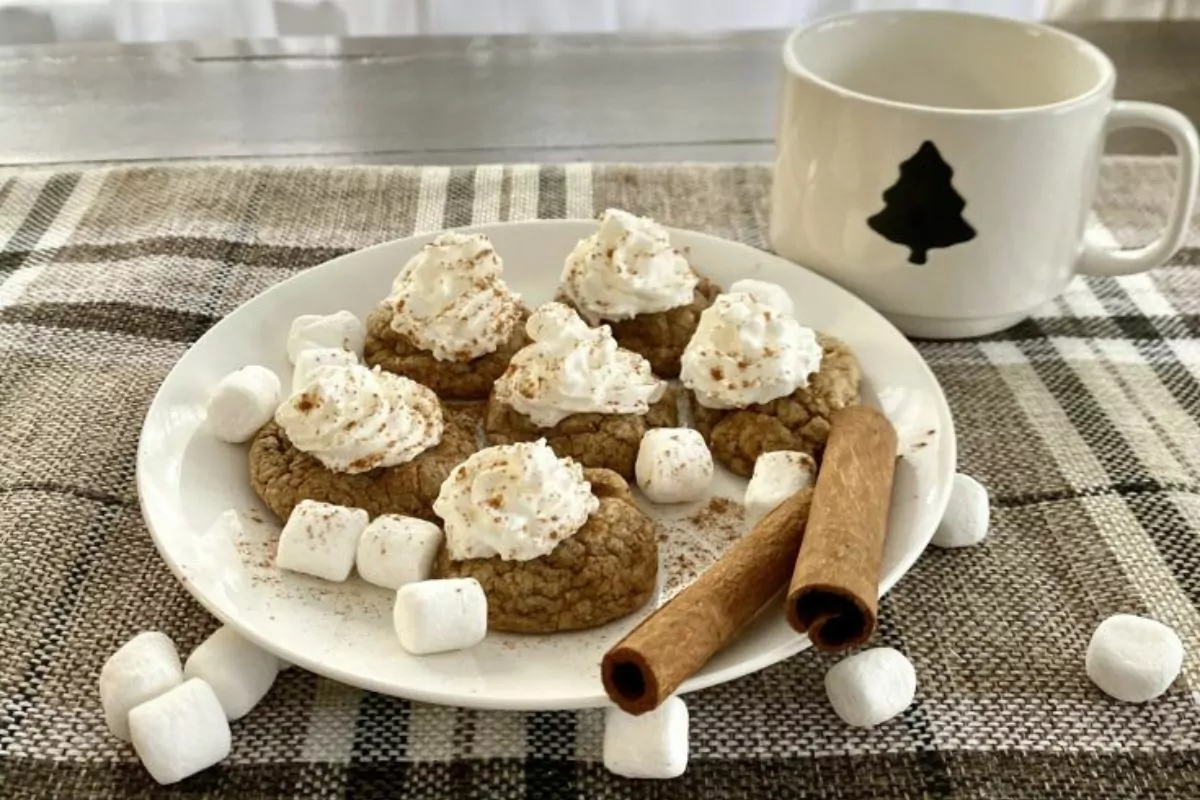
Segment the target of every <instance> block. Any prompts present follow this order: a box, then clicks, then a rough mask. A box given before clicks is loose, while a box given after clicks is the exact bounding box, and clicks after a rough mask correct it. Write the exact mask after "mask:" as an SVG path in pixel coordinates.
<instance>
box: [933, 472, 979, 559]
mask: <svg viewBox="0 0 1200 800" xmlns="http://www.w3.org/2000/svg"><path fill="white" fill-rule="evenodd" d="M990 515H991V510H990V506H989V504H988V493H987V489H985V488H983V486H982V485H980V483H979V481H977V480H975V479H974V478H972V477H971V476H969V475H963V474H962V473H961V472H960V473H958V474H957V475H955V476H954V488H952V489H951V490H950V502H949V504H947V506H946V513H945V514H944V515H943V516H942V521H941V522H940V523H938V526H937V530H936V531H934V533H933V539H932V540H931V541H932V542H933V544H935V545H937V546H938V547H970V546H971V545H973V544H979V543H980V542H982V541H983V537H985V536H987V532H988V519H989V517H990Z"/></svg>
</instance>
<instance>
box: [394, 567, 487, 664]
mask: <svg viewBox="0 0 1200 800" xmlns="http://www.w3.org/2000/svg"><path fill="white" fill-rule="evenodd" d="M392 621H393V622H394V623H395V625H396V634H397V635H398V636H399V637H400V646H401V647H403V648H404V649H405V650H407V651H408V652H410V653H412V654H413V655H417V656H423V655H428V654H430V653H444V652H446V651H448V650H463V649H466V648H468V647H472V646H474V645H476V644H479V643H480V642H481V641H483V637H484V636H486V635H487V595H485V594H484V592H483V587H482V586H481V585H480V584H479V581H477V580H475V579H474V578H443V579H441V580H433V581H419V582H417V583H408V584H405V585H404V586H401V587H400V591H398V592H396V606H395V608H394V609H393V611H392Z"/></svg>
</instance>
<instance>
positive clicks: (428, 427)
mask: <svg viewBox="0 0 1200 800" xmlns="http://www.w3.org/2000/svg"><path fill="white" fill-rule="evenodd" d="M275 422H276V423H278V424H279V426H280V427H281V428H283V432H284V433H285V434H287V437H288V439H290V440H291V442H292V444H294V445H295V446H296V447H297V448H298V449H300V450H302V451H304V452H305V453H309V454H310V455H312V456H314V457H315V458H316V459H317V460H318V461H320V462H321V463H322V464H324V465H325V466H326V467H328V468H329V469H331V470H333V471H334V472H349V473H355V472H366V471H368V470H371V469H374V468H376V467H391V466H395V465H396V464H403V463H405V462H406V461H412V460H413V459H414V458H416V457H417V456H418V455H420V454H421V453H423V452H425V451H426V450H428V449H429V448H431V447H434V446H435V445H437V443H438V442H440V441H441V440H442V431H443V429H444V426H445V423H444V421H443V420H442V407H441V404H439V403H438V399H437V396H436V395H435V394H434V393H433V391H432V390H430V389H427V388H426V387H424V386H422V385H421V384H419V383H417V382H416V381H413V380H409V379H408V378H403V377H401V376H399V375H393V374H391V373H390V372H382V371H380V369H379V367H376V368H375V369H370V368H369V367H364V366H362V365H360V364H347V365H335V366H323V367H317V368H316V369H314V370H312V371H311V372H310V373H309V374H308V377H307V378H306V379H305V382H304V383H303V385H301V386H300V388H299V391H296V392H295V393H293V394H292V396H291V397H289V398H288V399H287V400H286V401H285V402H284V403H283V405H281V406H280V407H279V408H278V409H277V410H276V412H275Z"/></svg>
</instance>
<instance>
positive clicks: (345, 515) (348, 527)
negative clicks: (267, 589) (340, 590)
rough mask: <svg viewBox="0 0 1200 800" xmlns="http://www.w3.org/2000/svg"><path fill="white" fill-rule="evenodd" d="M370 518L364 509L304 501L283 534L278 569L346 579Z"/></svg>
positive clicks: (332, 579)
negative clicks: (359, 540)
mask: <svg viewBox="0 0 1200 800" xmlns="http://www.w3.org/2000/svg"><path fill="white" fill-rule="evenodd" d="M367 519H368V516H367V512H366V511H363V510H362V509H361V508H347V507H346V506H335V505H333V504H331V503H318V502H317V501H315V500H301V501H300V502H299V503H298V504H297V505H296V507H295V508H293V509H292V513H291V516H289V517H288V521H287V524H286V525H284V526H283V532H282V533H280V534H279V549H278V551H277V552H276V554H275V566H277V567H279V568H280V569H290V570H291V571H293V572H303V573H305V574H306V575H314V576H316V577H318V578H324V579H325V580H327V581H344V580H346V578H349V577H350V570H352V569H354V554H355V553H356V552H357V551H358V537H360V536H362V533H363V531H364V530H365V529H366V527H367Z"/></svg>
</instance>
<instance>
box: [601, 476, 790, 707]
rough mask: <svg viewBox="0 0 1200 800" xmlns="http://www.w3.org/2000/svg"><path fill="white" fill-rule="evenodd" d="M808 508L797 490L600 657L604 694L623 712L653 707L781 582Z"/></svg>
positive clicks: (669, 693)
mask: <svg viewBox="0 0 1200 800" xmlns="http://www.w3.org/2000/svg"><path fill="white" fill-rule="evenodd" d="M811 502H812V490H811V489H803V490H801V491H799V492H797V493H796V494H795V495H793V496H792V497H790V498H788V499H787V500H785V501H784V502H783V503H782V504H780V505H779V506H778V507H777V508H776V509H775V510H774V511H772V512H771V513H770V514H768V515H767V516H766V517H764V518H763V519H762V520H761V521H760V522H759V523H758V524H757V525H755V526H754V528H753V529H752V530H751V531H750V532H749V533H747V534H746V535H745V536H744V537H742V538H741V539H739V540H738V541H737V543H736V544H734V545H733V547H731V548H730V549H729V550H728V552H726V553H725V555H724V556H722V557H721V558H720V559H719V560H718V561H717V563H715V564H713V565H712V566H711V567H710V568H709V569H708V570H707V571H705V572H704V574H703V575H701V576H700V577H699V578H698V579H697V580H696V581H695V582H694V583H693V584H692V585H691V586H689V587H688V588H686V589H684V590H683V591H682V592H680V593H679V594H678V595H676V596H675V597H674V598H673V599H672V600H671V601H670V602H668V603H667V604H665V605H664V606H662V607H661V608H659V609H658V610H657V611H655V612H654V613H653V614H651V615H650V616H649V617H647V618H646V619H645V620H643V621H642V624H640V625H638V627H637V628H635V629H634V630H633V631H632V632H631V633H630V634H629V635H628V636H626V637H625V638H624V639H622V640H621V641H620V642H619V643H617V645H616V646H615V647H613V648H612V649H611V650H609V651H608V653H606V654H605V656H604V660H603V661H602V662H601V676H602V678H603V680H604V690H605V691H606V692H607V693H608V696H609V697H610V698H612V701H613V702H614V703H616V704H617V705H618V706H620V707H621V708H622V709H624V710H625V711H627V712H629V713H630V714H642V713H645V712H647V711H652V710H653V709H655V708H657V707H658V705H659V704H660V703H662V701H663V700H666V699H667V698H668V697H670V695H671V693H672V692H674V691H675V690H676V689H677V688H679V685H680V684H681V683H683V682H684V680H686V679H687V678H689V677H690V676H691V675H693V674H695V673H696V672H697V671H698V670H699V669H700V668H701V667H703V666H704V665H705V664H706V663H707V662H708V660H709V659H710V658H712V656H713V654H714V653H716V652H717V651H718V650H720V649H721V647H722V646H724V645H725V644H726V643H727V642H728V641H729V640H730V639H732V638H733V637H734V635H735V634H737V633H738V632H739V631H740V630H741V629H742V628H743V627H744V626H745V624H746V623H747V622H748V621H749V620H750V618H751V617H753V616H754V614H755V613H756V612H757V611H758V610H759V609H760V608H762V607H763V605H764V604H766V602H767V601H768V600H770V599H771V598H772V597H774V596H775V593H776V592H778V591H779V589H780V587H782V586H784V585H785V584H786V583H787V579H788V575H789V574H790V573H791V570H792V565H793V563H795V560H796V553H797V552H798V550H799V548H800V539H801V538H802V537H803V535H804V525H805V522H806V520H807V519H808V511H809V506H810V505H811Z"/></svg>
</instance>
